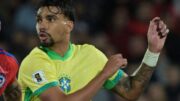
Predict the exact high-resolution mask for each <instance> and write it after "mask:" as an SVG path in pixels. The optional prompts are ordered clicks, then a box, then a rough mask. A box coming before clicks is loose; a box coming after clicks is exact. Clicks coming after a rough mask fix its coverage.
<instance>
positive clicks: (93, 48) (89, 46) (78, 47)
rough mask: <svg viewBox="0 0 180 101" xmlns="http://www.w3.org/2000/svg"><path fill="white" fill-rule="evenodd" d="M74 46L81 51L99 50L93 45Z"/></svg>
mask: <svg viewBox="0 0 180 101" xmlns="http://www.w3.org/2000/svg"><path fill="white" fill-rule="evenodd" d="M73 46H74V47H75V48H76V49H77V50H78V51H79V50H87V51H92V50H96V49H97V48H96V47H95V46H94V45H91V44H73Z"/></svg>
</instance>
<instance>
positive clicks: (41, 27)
mask: <svg viewBox="0 0 180 101" xmlns="http://www.w3.org/2000/svg"><path fill="white" fill-rule="evenodd" d="M39 29H48V23H47V21H45V20H42V21H41V22H40V23H39Z"/></svg>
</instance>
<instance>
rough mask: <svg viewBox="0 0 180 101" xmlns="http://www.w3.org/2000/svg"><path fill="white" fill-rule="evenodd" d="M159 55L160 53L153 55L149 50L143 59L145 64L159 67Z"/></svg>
mask: <svg viewBox="0 0 180 101" xmlns="http://www.w3.org/2000/svg"><path fill="white" fill-rule="evenodd" d="M159 55H160V53H153V52H150V51H149V49H147V51H146V53H145V55H144V58H143V63H145V64H146V65H148V66H150V67H155V66H156V65H157V62H158V58H159Z"/></svg>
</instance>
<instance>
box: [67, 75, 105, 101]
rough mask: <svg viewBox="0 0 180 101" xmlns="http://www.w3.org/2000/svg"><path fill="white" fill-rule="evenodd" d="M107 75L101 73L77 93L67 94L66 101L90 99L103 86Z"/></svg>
mask: <svg viewBox="0 0 180 101" xmlns="http://www.w3.org/2000/svg"><path fill="white" fill-rule="evenodd" d="M105 80H106V77H105V76H104V75H103V73H99V74H98V75H97V76H96V78H94V79H93V80H92V81H91V82H90V83H89V84H88V85H86V86H85V87H84V88H82V89H81V90H79V91H78V92H76V93H73V94H70V95H67V96H66V100H65V101H90V100H91V99H92V97H93V96H94V95H95V94H96V93H97V92H98V91H99V90H100V89H101V88H102V86H103V84H104V82H105Z"/></svg>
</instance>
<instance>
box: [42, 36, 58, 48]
mask: <svg viewBox="0 0 180 101" xmlns="http://www.w3.org/2000/svg"><path fill="white" fill-rule="evenodd" d="M48 37H49V38H48V39H47V40H45V41H40V46H43V47H51V46H53V45H54V43H55V42H54V40H53V38H52V37H51V35H50V34H48Z"/></svg>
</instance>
